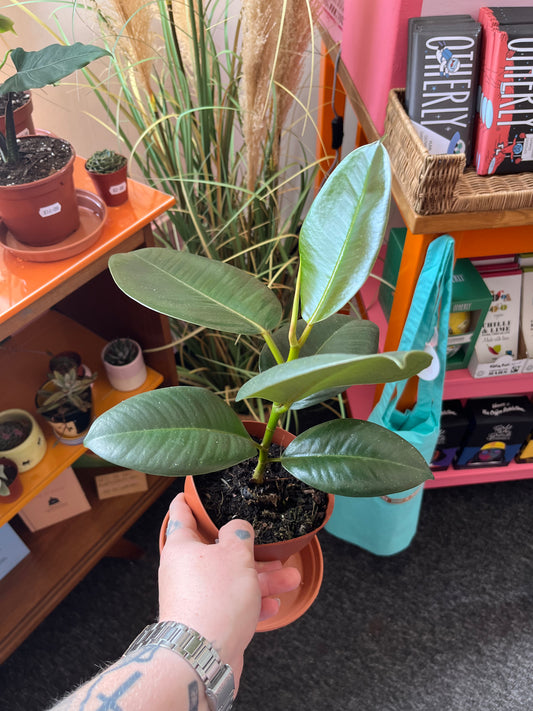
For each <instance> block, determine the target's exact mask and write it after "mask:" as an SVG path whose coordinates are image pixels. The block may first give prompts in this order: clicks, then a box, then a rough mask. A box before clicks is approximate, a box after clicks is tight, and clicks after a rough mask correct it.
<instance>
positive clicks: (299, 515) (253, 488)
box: [194, 445, 328, 543]
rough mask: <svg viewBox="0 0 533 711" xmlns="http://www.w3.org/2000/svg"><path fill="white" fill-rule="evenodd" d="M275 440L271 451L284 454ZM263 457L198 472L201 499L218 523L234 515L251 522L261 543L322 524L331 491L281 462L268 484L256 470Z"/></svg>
mask: <svg viewBox="0 0 533 711" xmlns="http://www.w3.org/2000/svg"><path fill="white" fill-rule="evenodd" d="M279 451H280V448H279V446H277V445H274V446H273V447H272V448H271V456H273V457H276V456H278V455H279ZM256 463H257V457H254V458H253V459H248V460H246V461H245V462H241V463H240V464H236V465H234V466H233V467H229V468H228V469H226V470H224V471H223V472H215V473H213V474H204V475H203V476H199V477H195V480H194V481H195V485H196V488H197V490H198V493H199V495H200V499H201V500H202V503H203V505H204V507H205V509H206V511H207V512H208V514H209V516H210V517H211V519H212V521H213V523H214V524H215V526H216V527H217V528H220V527H221V526H223V525H224V524H225V523H227V522H228V521H231V520H232V519H234V518H243V519H245V520H246V521H249V522H250V523H251V524H252V526H253V528H254V531H255V542H256V543H273V542H275V541H285V540H288V539H291V538H296V537H297V536H303V535H304V534H306V533H309V532H310V531H312V530H313V529H315V528H317V527H318V526H320V524H321V523H322V522H323V520H324V516H325V513H326V508H327V505H328V495H327V494H325V493H324V492H323V491H318V490H317V489H314V488H313V487H312V486H309V485H308V484H305V483H304V482H302V481H300V480H299V479H295V478H294V477H293V476H292V474H290V473H289V472H288V471H287V470H286V469H284V468H283V467H282V466H281V464H280V463H279V462H272V463H270V464H269V465H268V466H267V470H266V474H265V481H264V483H263V484H254V483H253V481H252V475H253V472H254V469H255V465H256Z"/></svg>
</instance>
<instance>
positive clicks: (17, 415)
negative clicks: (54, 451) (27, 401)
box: [0, 408, 46, 474]
mask: <svg viewBox="0 0 533 711" xmlns="http://www.w3.org/2000/svg"><path fill="white" fill-rule="evenodd" d="M10 421H15V422H16V421H20V422H22V423H23V425H24V426H25V428H26V427H27V429H28V430H29V433H28V435H27V437H26V439H24V440H23V441H22V442H21V443H20V444H17V445H16V446H15V447H7V448H3V445H2V444H1V443H0V456H2V457H7V458H8V459H11V460H13V462H15V464H16V466H17V469H18V472H19V474H21V473H22V472H26V471H28V470H29V469H32V468H33V467H35V466H36V465H37V464H39V462H40V461H41V460H42V459H43V457H44V455H45V454H46V439H45V436H44V434H43V431H42V429H41V428H40V427H39V424H38V423H37V421H36V420H35V418H34V417H33V416H32V415H30V413H29V412H26V410H19V409H16V408H14V409H11V410H4V411H3V412H0V423H4V422H10Z"/></svg>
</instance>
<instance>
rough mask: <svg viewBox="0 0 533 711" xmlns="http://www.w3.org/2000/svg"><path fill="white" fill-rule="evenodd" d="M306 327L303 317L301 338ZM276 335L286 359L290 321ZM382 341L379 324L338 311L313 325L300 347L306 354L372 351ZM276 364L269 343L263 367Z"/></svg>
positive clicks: (299, 326) (263, 353)
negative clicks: (338, 312)
mask: <svg viewBox="0 0 533 711" xmlns="http://www.w3.org/2000/svg"><path fill="white" fill-rule="evenodd" d="M304 328H305V321H304V320H303V319H299V321H298V323H297V325H296V334H297V336H298V338H299V337H300V336H301V335H302V332H303V330H304ZM272 337H273V339H274V342H275V344H276V346H277V347H278V348H279V351H280V353H281V355H282V356H283V358H285V359H286V358H287V356H288V355H289V324H284V325H283V326H282V327H281V328H279V329H278V330H277V331H275V332H274V333H273V334H272ZM378 342H379V328H378V327H377V326H376V324H375V323H373V322H372V321H366V320H364V319H356V318H353V317H352V316H346V315H344V314H334V315H333V316H330V318H328V319H326V320H325V321H321V322H320V323H317V324H316V325H315V326H313V330H312V331H311V334H310V336H309V337H308V339H307V341H306V342H305V343H304V345H303V347H302V349H301V351H300V356H301V357H302V358H303V357H305V356H311V355H318V354H319V353H353V354H357V355H370V353H375V352H376V351H377V349H378ZM274 365H276V360H275V358H274V356H273V355H272V353H271V351H270V349H269V348H268V346H267V345H266V344H265V346H264V347H263V350H262V351H261V356H260V358H259V369H260V370H268V368H272V367H273V366H274Z"/></svg>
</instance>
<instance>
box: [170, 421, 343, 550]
mask: <svg viewBox="0 0 533 711" xmlns="http://www.w3.org/2000/svg"><path fill="white" fill-rule="evenodd" d="M243 424H244V426H245V427H246V430H247V431H248V433H249V434H250V435H251V436H252V437H262V436H263V432H264V429H265V425H264V423H262V422H252V421H245V422H243ZM293 439H294V435H293V434H292V433H290V432H286V431H285V430H282V429H281V428H279V429H278V430H276V433H275V434H274V438H273V443H274V444H279V445H281V446H282V447H286V446H287V445H288V444H289V443H290V442H292V440H293ZM184 493H185V498H186V500H187V504H188V505H189V507H190V508H191V510H192V512H193V514H194V517H195V519H196V523H197V525H198V531H199V533H200V534H201V535H203V536H204V537H205V538H206V539H207V540H210V541H214V540H216V539H217V538H218V529H217V527H216V526H215V524H214V523H213V522H212V520H211V519H210V518H209V516H208V514H207V512H206V510H205V508H204V506H203V504H202V502H201V500H200V497H199V496H198V492H197V490H196V485H195V483H194V477H192V476H188V477H186V479H185V487H184ZM333 506H334V497H333V496H332V495H331V494H329V500H328V507H327V510H326V516H325V518H324V521H323V522H322V524H321V525H320V526H319V527H318V528H316V529H315V530H314V531H311V532H310V533H306V534H305V535H303V536H298V537H297V538H292V539H291V540H288V541H279V542H276V543H260V544H257V545H256V546H254V557H255V560H258V561H267V560H281V561H282V562H284V561H286V560H287V559H288V558H290V557H291V556H292V555H295V554H296V553H299V552H300V551H301V550H302V549H303V548H305V547H306V546H308V545H309V544H310V543H311V541H312V540H313V539H314V537H315V536H316V534H317V533H318V531H320V530H321V529H322V528H323V527H324V526H325V525H326V522H327V521H328V519H329V518H330V516H331V514H332V513H333ZM163 528H164V530H163V529H162V531H161V537H160V544H161V540H162V541H163V544H164V540H165V536H166V524H165V523H163ZM161 548H162V546H161Z"/></svg>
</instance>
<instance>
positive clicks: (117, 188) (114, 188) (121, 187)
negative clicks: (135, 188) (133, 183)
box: [109, 181, 127, 195]
mask: <svg viewBox="0 0 533 711" xmlns="http://www.w3.org/2000/svg"><path fill="white" fill-rule="evenodd" d="M126 188H127V184H126V181H124V182H122V183H119V184H118V185H111V187H110V188H109V192H110V193H111V195H120V193H123V192H124V191H125V190H126Z"/></svg>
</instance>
